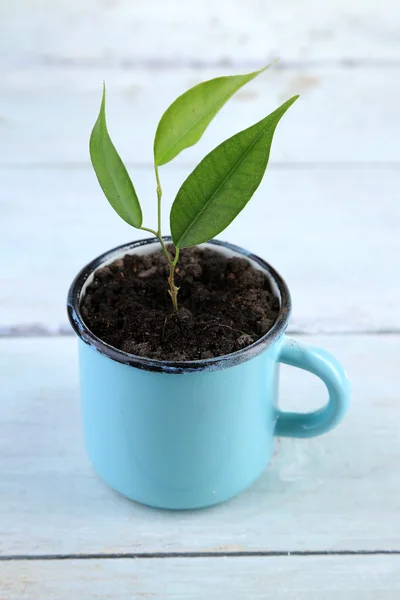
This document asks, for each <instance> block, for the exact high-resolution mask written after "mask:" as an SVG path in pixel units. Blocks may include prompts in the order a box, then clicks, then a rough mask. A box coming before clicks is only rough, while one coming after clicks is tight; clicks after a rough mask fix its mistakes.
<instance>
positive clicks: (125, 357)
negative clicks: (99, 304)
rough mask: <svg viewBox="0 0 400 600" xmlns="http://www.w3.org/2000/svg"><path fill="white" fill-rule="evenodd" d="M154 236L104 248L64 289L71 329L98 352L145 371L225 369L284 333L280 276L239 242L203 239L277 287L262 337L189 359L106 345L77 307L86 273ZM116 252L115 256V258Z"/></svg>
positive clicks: (284, 292)
mask: <svg viewBox="0 0 400 600" xmlns="http://www.w3.org/2000/svg"><path fill="white" fill-rule="evenodd" d="M164 240H165V241H166V242H170V241H171V238H170V237H167V236H165V237H164ZM158 243H159V242H158V240H157V239H156V238H147V239H144V240H139V241H136V242H130V243H128V244H123V245H122V246H118V247H116V248H113V249H112V250H109V251H108V252H105V253H104V254H102V255H101V256H98V257H97V258H95V259H94V260H92V261H91V262H90V263H88V264H87V265H86V266H85V267H83V269H81V271H80V272H79V273H78V275H77V276H76V277H75V279H74V281H73V282H72V284H71V287H70V289H69V292H68V300H67V310H68V318H69V320H70V323H71V325H72V328H73V330H74V331H75V333H76V334H77V335H78V336H79V337H80V338H81V340H82V341H83V342H85V344H88V345H89V346H91V348H93V350H96V351H97V352H99V353H100V354H103V355H104V356H107V357H108V358H111V359H112V360H115V361H117V362H119V363H122V364H124V365H128V366H130V367H136V368H138V369H144V370H146V371H156V372H159V373H175V374H185V373H191V372H194V371H215V370H220V369H227V368H229V367H233V366H236V365H239V364H241V363H243V362H246V361H248V360H251V359H252V358H254V357H256V356H258V355H259V354H261V352H264V350H266V349H267V348H269V347H270V346H271V345H272V344H274V343H275V342H276V340H277V339H278V338H279V337H280V336H281V335H282V334H283V333H284V331H285V329H286V327H287V325H288V322H289V317H290V312H291V299H290V293H289V290H288V287H287V285H286V283H285V281H284V280H283V278H282V277H281V276H280V275H279V273H278V272H277V271H275V269H274V268H273V267H271V265H269V264H268V263H267V262H265V260H263V259H262V258H260V257H258V256H256V255H255V254H252V253H251V252H248V251H247V250H244V249H243V248H240V247H239V246H235V245H234V244H229V243H228V242H222V241H220V240H210V241H209V242H207V243H208V244H212V245H213V246H221V247H223V248H227V249H228V250H232V251H233V252H235V253H237V254H241V255H242V256H244V257H246V258H248V259H250V260H252V261H254V262H255V263H258V264H259V265H260V266H261V267H262V269H263V270H264V271H266V272H267V273H268V275H269V276H270V278H271V279H272V280H273V281H274V283H275V285H276V287H277V288H278V290H279V294H280V303H281V307H280V311H279V315H278V318H277V320H276V321H275V324H274V325H273V326H272V328H271V329H270V330H269V331H268V332H267V333H266V334H265V335H263V337H261V338H260V339H258V340H257V341H256V342H254V343H253V344H251V345H250V346H247V347H246V348H243V349H242V350H238V351H236V352H232V353H231V354H225V355H223V356H216V357H215V358H207V359H204V360H189V361H183V362H182V361H179V362H178V361H171V360H156V359H152V358H143V357H141V356H135V355H134V354H129V353H128V352H124V351H123V350H118V349H117V348H114V347H113V346H110V345H109V344H107V343H106V342H104V341H103V340H101V339H100V338H98V337H97V336H96V335H94V333H92V331H90V329H89V328H88V327H87V325H86V324H85V322H84V320H83V318H82V314H81V310H80V300H81V292H82V288H83V286H84V284H85V282H86V280H87V279H88V277H90V275H91V274H92V273H93V271H95V270H96V269H98V268H99V267H100V266H101V265H102V264H103V263H104V262H106V261H108V260H110V259H111V258H112V256H113V255H117V254H124V253H126V252H130V251H132V250H133V249H135V248H140V247H141V246H147V245H149V244H158ZM116 258H117V256H115V259H116Z"/></svg>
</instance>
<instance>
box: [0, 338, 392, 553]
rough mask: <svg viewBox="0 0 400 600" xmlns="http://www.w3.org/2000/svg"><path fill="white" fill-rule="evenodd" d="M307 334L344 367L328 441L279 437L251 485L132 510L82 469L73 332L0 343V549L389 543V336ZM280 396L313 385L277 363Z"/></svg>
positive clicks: (296, 405) (310, 394) (309, 402)
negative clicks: (345, 393)
mask: <svg viewBox="0 0 400 600" xmlns="http://www.w3.org/2000/svg"><path fill="white" fill-rule="evenodd" d="M307 339H308V341H310V342H311V343H315V344H319V345H321V346H323V347H325V348H327V349H329V350H330V351H332V352H333V353H334V354H336V355H337V357H338V358H339V359H340V360H341V361H342V363H343V364H344V366H345V367H346V369H347V371H348V375H349V378H350V381H351V383H352V388H353V398H352V408H351V410H350V412H349V414H348V416H347V417H346V419H345V420H344V422H343V423H342V425H341V426H340V427H338V428H337V429H336V430H335V431H333V432H331V433H330V434H328V435H326V436H323V437H320V438H315V439H313V440H290V439H282V440H280V442H279V444H278V447H277V452H276V454H275V455H274V458H273V461H272V463H271V465H270V467H269V468H268V469H267V470H266V471H265V473H264V475H263V476H262V477H261V479H260V480H259V481H258V482H257V483H256V484H255V485H254V486H253V487H252V488H251V489H250V490H248V491H246V492H244V493H243V494H241V495H240V496H238V497H237V498H236V499H234V500H233V501H231V502H229V503H227V504H225V505H220V506H217V507H215V508H213V509H209V510H203V511H197V512H196V511H193V512H167V511H156V510H151V509H148V508H146V507H143V506H139V505H136V504H134V503H132V502H130V501H128V500H126V499H124V498H122V497H120V496H119V495H117V494H116V493H114V492H113V491H112V490H110V489H109V488H108V487H107V486H106V485H105V484H103V483H102V482H101V481H100V480H99V479H98V478H97V476H96V475H95V474H94V472H93V470H92V468H91V466H90V464H89V462H88V460H87V459H86V457H85V453H84V450H83V443H82V439H81V432H80V416H79V400H78V384H77V364H76V357H75V352H76V347H75V341H74V340H73V339H71V338H64V339H60V338H58V339H47V340H44V339H41V340H39V339H36V340H35V339H30V340H15V339H14V340H3V341H1V343H0V352H1V359H0V381H1V382H2V386H1V392H0V393H1V400H0V402H1V407H2V408H1V411H0V430H1V432H2V434H1V438H0V473H1V478H0V554H2V555H10V554H18V555H26V554H32V555H41V554H70V553H123V552H142V553H143V552H159V551H162V552H173V551H178V552H185V551H203V552H207V551H209V552H216V551H219V552H232V551H249V550H252V551H256V550H258V551H259V550H261V551H277V550H278V551H285V552H286V551H289V552H290V551H296V550H297V551H299V550H300V551H310V550H312V551H316V550H357V551H362V550H372V551H373V550H388V549H389V550H400V525H399V520H398V515H399V511H400V497H399V494H398V490H399V488H400V471H399V469H398V465H399V461H400V438H399V436H398V423H399V418H400V404H399V402H398V396H399V380H398V357H399V353H400V336H398V335H397V336H393V335H392V336H344V337H341V336H330V337H329V336H328V337H307ZM281 400H282V401H281V405H282V407H284V408H286V409H297V410H307V409H309V408H312V407H316V406H319V405H321V404H322V402H323V401H324V400H325V393H324V391H323V386H322V384H321V383H320V382H319V381H318V380H317V379H315V378H313V377H312V376H310V375H306V374H304V373H302V372H299V371H298V370H295V369H292V370H289V368H285V369H284V370H283V372H282V394H281ZM374 560H375V559H374ZM310 563H312V559H310ZM371 564H372V563H371Z"/></svg>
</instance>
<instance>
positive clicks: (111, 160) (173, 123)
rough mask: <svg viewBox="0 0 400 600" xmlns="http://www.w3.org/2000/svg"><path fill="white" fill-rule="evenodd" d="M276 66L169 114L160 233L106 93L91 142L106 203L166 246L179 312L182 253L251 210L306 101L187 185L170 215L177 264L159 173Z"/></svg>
mask: <svg viewBox="0 0 400 600" xmlns="http://www.w3.org/2000/svg"><path fill="white" fill-rule="evenodd" d="M269 66H271V65H268V66H266V67H264V68H263V69H260V70H259V71H254V72H252V73H248V74H246V75H234V76H230V77H217V78H216V79H211V80H209V81H205V82H204V83H200V84H199V85H196V86H194V87H193V88H191V89H190V90H188V91H187V92H185V93H184V94H182V95H181V96H179V98H177V99H176V100H175V101H174V102H173V103H172V104H171V106H170V107H169V108H168V109H167V110H166V111H165V113H164V114H163V116H162V117H161V120H160V122H159V124H158V127H157V131H156V135H155V139H154V169H155V177H156V183H157V213H158V220H157V221H158V222H157V229H151V228H150V227H144V226H143V217H142V209H141V207H140V202H139V198H138V196H137V194H136V191H135V188H134V186H133V183H132V181H131V179H130V177H129V175H128V172H127V170H126V168H125V165H124V163H123V162H122V160H121V158H120V156H119V154H118V152H117V151H116V149H115V147H114V144H113V143H112V141H111V138H110V136H109V134H108V131H107V124H106V115H105V93H106V92H105V85H104V86H103V97H102V101H101V107H100V113H99V116H98V119H97V121H96V123H95V125H94V128H93V131H92V134H91V137H90V157H91V161H92V164H93V168H94V170H95V172H96V175H97V178H98V181H99V183H100V186H101V188H102V190H103V192H104V194H105V196H106V198H107V199H108V201H109V203H110V204H111V206H112V207H113V208H114V210H115V211H116V212H117V213H118V214H119V216H120V217H121V218H122V219H124V221H126V222H127V223H129V225H132V227H136V228H137V229H142V230H144V231H148V232H149V233H151V234H153V235H155V236H156V237H157V238H158V239H159V241H160V244H161V247H162V249H163V252H164V254H165V258H166V260H167V261H168V265H169V278H168V284H169V290H168V292H169V294H170V296H171V299H172V304H173V307H174V310H175V311H177V310H178V300H177V296H178V289H179V288H177V287H176V285H175V279H174V275H175V267H176V265H177V263H178V259H179V250H180V249H181V248H188V247H190V246H196V245H197V244H202V243H204V242H208V241H209V240H210V239H212V238H213V237H215V236H216V235H218V234H219V233H221V231H223V230H224V229H225V228H226V227H227V226H228V225H229V224H230V223H231V222H232V221H233V219H234V218H235V217H236V216H237V215H238V214H239V213H240V211H241V210H242V209H243V208H244V207H245V206H246V204H247V203H248V201H249V200H250V198H251V197H252V196H253V194H254V192H255V191H256V189H257V188H258V186H259V185H260V183H261V180H262V178H263V176H264V173H265V170H266V168H267V165H268V159H269V154H270V149H271V144H272V138H273V135H274V132H275V129H276V127H277V125H278V123H279V121H280V119H281V117H282V116H283V115H284V114H285V112H286V111H287V110H288V108H289V107H290V106H291V105H292V104H293V103H294V102H295V101H296V100H297V98H298V96H293V98H290V100H287V101H286V102H284V104H282V106H280V107H279V108H277V109H276V110H275V111H274V112H272V113H271V114H270V115H268V116H266V117H265V118H264V119H262V120H261V121H258V123H255V125H252V126H251V127H248V128H247V129H244V130H243V131H240V132H239V133H237V134H235V135H234V136H232V137H231V138H229V139H227V140H225V141H224V142H222V144H220V145H219V146H217V147H216V148H214V150H212V151H211V152H210V153H209V154H207V156H205V157H204V158H203V160H202V161H201V162H200V163H199V164H198V165H197V167H196V168H195V169H194V171H193V172H192V173H191V174H190V175H189V176H188V177H187V179H186V180H185V181H184V182H183V184H182V186H181V188H180V189H179V191H178V193H177V195H176V198H175V200H174V202H173V204H172V208H171V213H170V227H171V235H172V241H173V244H174V246H175V254H174V257H171V256H170V254H169V252H168V250H167V248H166V246H165V244H164V241H163V237H162V233H161V198H162V189H161V183H160V176H159V170H158V169H159V167H161V166H162V165H165V164H167V163H169V162H170V161H171V160H173V159H174V158H175V157H176V156H177V155H178V154H179V153H180V152H182V150H184V149H185V148H188V147H189V146H193V145H194V144H195V143H196V142H198V141H199V139H200V138H201V136H202V135H203V133H204V131H205V130H206V128H207V126H208V125H209V123H210V122H211V121H212V119H213V118H214V117H215V115H216V114H217V112H218V111H219V110H220V109H221V108H222V107H223V106H224V104H225V103H226V102H227V101H228V100H229V98H231V97H232V96H233V94H235V92H237V91H238V90H239V89H240V88H241V87H243V86H244V85H245V84H246V83H248V82H249V81H251V80H252V79H254V78H255V77H257V75H259V74H260V73H262V72H263V71H265V70H266V69H267V68H268V67H269Z"/></svg>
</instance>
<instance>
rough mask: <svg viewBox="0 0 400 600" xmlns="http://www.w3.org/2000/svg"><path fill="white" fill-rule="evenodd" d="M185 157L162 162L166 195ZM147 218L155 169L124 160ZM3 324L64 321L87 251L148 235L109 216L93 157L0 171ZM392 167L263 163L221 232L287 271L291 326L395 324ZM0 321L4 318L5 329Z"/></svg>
mask: <svg viewBox="0 0 400 600" xmlns="http://www.w3.org/2000/svg"><path fill="white" fill-rule="evenodd" d="M188 172H189V168H173V167H172V168H168V167H166V168H165V169H163V170H162V172H161V177H162V182H163V187H164V191H165V202H164V211H163V214H164V232H168V231H169V224H168V214H169V206H170V203H171V199H172V198H173V197H174V195H175V193H176V190H177V189H178V187H179V185H180V184H181V182H182V181H183V180H184V179H185V177H186V175H187V174H188ZM131 173H132V177H133V179H134V181H135V185H136V187H137V190H138V193H139V195H140V197H141V198H142V203H143V206H144V213H145V224H146V225H148V226H155V223H156V214H155V207H156V201H155V191H154V175H153V172H152V170H151V169H144V168H132V169H131ZM0 211H1V215H2V219H1V220H0V252H1V255H2V256H3V258H4V257H8V258H7V259H6V260H3V263H2V269H1V273H0V326H2V327H3V328H4V327H10V326H17V325H29V324H34V323H36V324H39V325H40V326H41V327H45V328H46V327H47V328H50V330H53V331H56V330H58V328H59V327H67V317H66V311H65V299H66V293H67V289H68V286H69V284H70V282H71V281H72V279H73V277H74V276H75V274H76V273H77V272H78V270H79V269H80V268H81V267H82V266H83V265H84V264H86V262H88V261H89V260H90V259H92V258H94V257H95V256H96V255H98V254H101V253H102V252H104V251H106V250H108V249H109V248H112V247H114V246H117V245H119V244H121V243H123V242H127V241H129V240H131V239H137V238H139V237H141V236H147V235H148V234H145V233H144V232H138V231H137V230H135V229H132V228H131V227H129V226H128V225H126V224H125V223H124V222H123V221H122V220H121V219H119V218H118V217H117V215H115V213H114V212H113V211H112V209H111V208H110V207H109V205H108V203H107V201H106V200H105V198H104V197H103V195H102V192H101V190H100V188H99V186H98V184H97V181H96V179H95V176H94V174H93V172H92V170H91V168H87V169H73V170H66V169H50V170H45V169H44V170H42V169H38V170H35V169H31V170H29V169H27V170H22V171H20V170H2V171H0ZM399 230H400V172H399V170H397V169H372V168H366V167H365V168H358V169H347V168H320V169H306V170H304V169H300V170H299V169H295V168H292V169H281V168H272V167H271V169H270V170H269V172H268V173H267V175H266V178H265V181H264V182H263V184H262V186H261V188H260V190H259V191H258V192H257V194H256V196H255V197H254V198H253V199H252V201H251V202H250V203H249V205H248V206H247V207H246V209H245V210H244V211H243V213H242V214H241V215H240V216H239V217H238V218H237V220H236V221H235V222H234V223H233V224H232V225H231V226H230V227H229V228H228V230H227V231H225V232H224V233H223V234H222V235H221V236H220V237H221V238H222V239H226V240H228V241H231V242H235V243H237V244H239V245H242V246H244V247H245V248H249V249H250V250H252V251H253V252H255V253H258V254H259V255H261V256H263V257H264V258H265V259H266V260H268V261H269V262H271V263H272V264H273V265H274V266H275V267H276V268H277V269H278V270H279V271H280V272H281V273H282V275H283V276H284V277H285V278H286V280H287V282H288V284H289V286H290V289H291V292H292V296H293V303H294V307H293V321H292V329H295V330H301V331H307V332H309V331H314V332H315V331H317V332H318V331H322V332H324V331H325V332H329V331H336V332H337V331H355V330H357V331H362V330H371V329H372V330H381V329H390V328H400V314H399V310H398V307H399V305H400V287H399V284H400V280H399V276H398V275H399V268H398V257H399V256H400V238H399V235H398V232H399ZM3 331H4V329H3Z"/></svg>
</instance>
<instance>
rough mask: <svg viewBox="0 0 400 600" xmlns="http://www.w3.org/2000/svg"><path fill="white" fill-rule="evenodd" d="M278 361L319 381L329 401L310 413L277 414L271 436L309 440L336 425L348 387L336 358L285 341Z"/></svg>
mask: <svg viewBox="0 0 400 600" xmlns="http://www.w3.org/2000/svg"><path fill="white" fill-rule="evenodd" d="M278 361H279V362H281V363H285V364H286V365H291V366H292V367H298V368H300V369H305V370H306V371H310V373H314V375H317V377H320V378H321V379H322V381H323V382H324V383H325V385H326V387H327V389H328V392H329V400H328V402H327V404H326V405H325V406H324V407H323V408H320V409H319V410H316V411H314V412H310V413H304V414H302V413H295V412H280V411H279V412H278V417H277V422H276V428H275V434H274V435H277V436H284V437H296V438H311V437H315V436H317V435H321V434H323V433H326V432H327V431H329V430H330V429H333V427H335V426H336V425H338V423H340V421H341V420H342V419H343V417H344V415H345V414H346V411H347V409H348V406H349V398H350V385H349V382H348V379H347V377H346V374H345V372H344V370H343V368H342V366H341V365H340V364H339V363H338V361H337V360H336V358H334V357H333V356H332V354H329V352H326V351H325V350H322V349H321V348H317V347H316V346H309V345H306V344H302V343H299V342H297V341H295V340H293V339H291V338H287V337H285V339H284V342H283V345H282V348H281V350H280V353H279V357H278Z"/></svg>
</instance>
